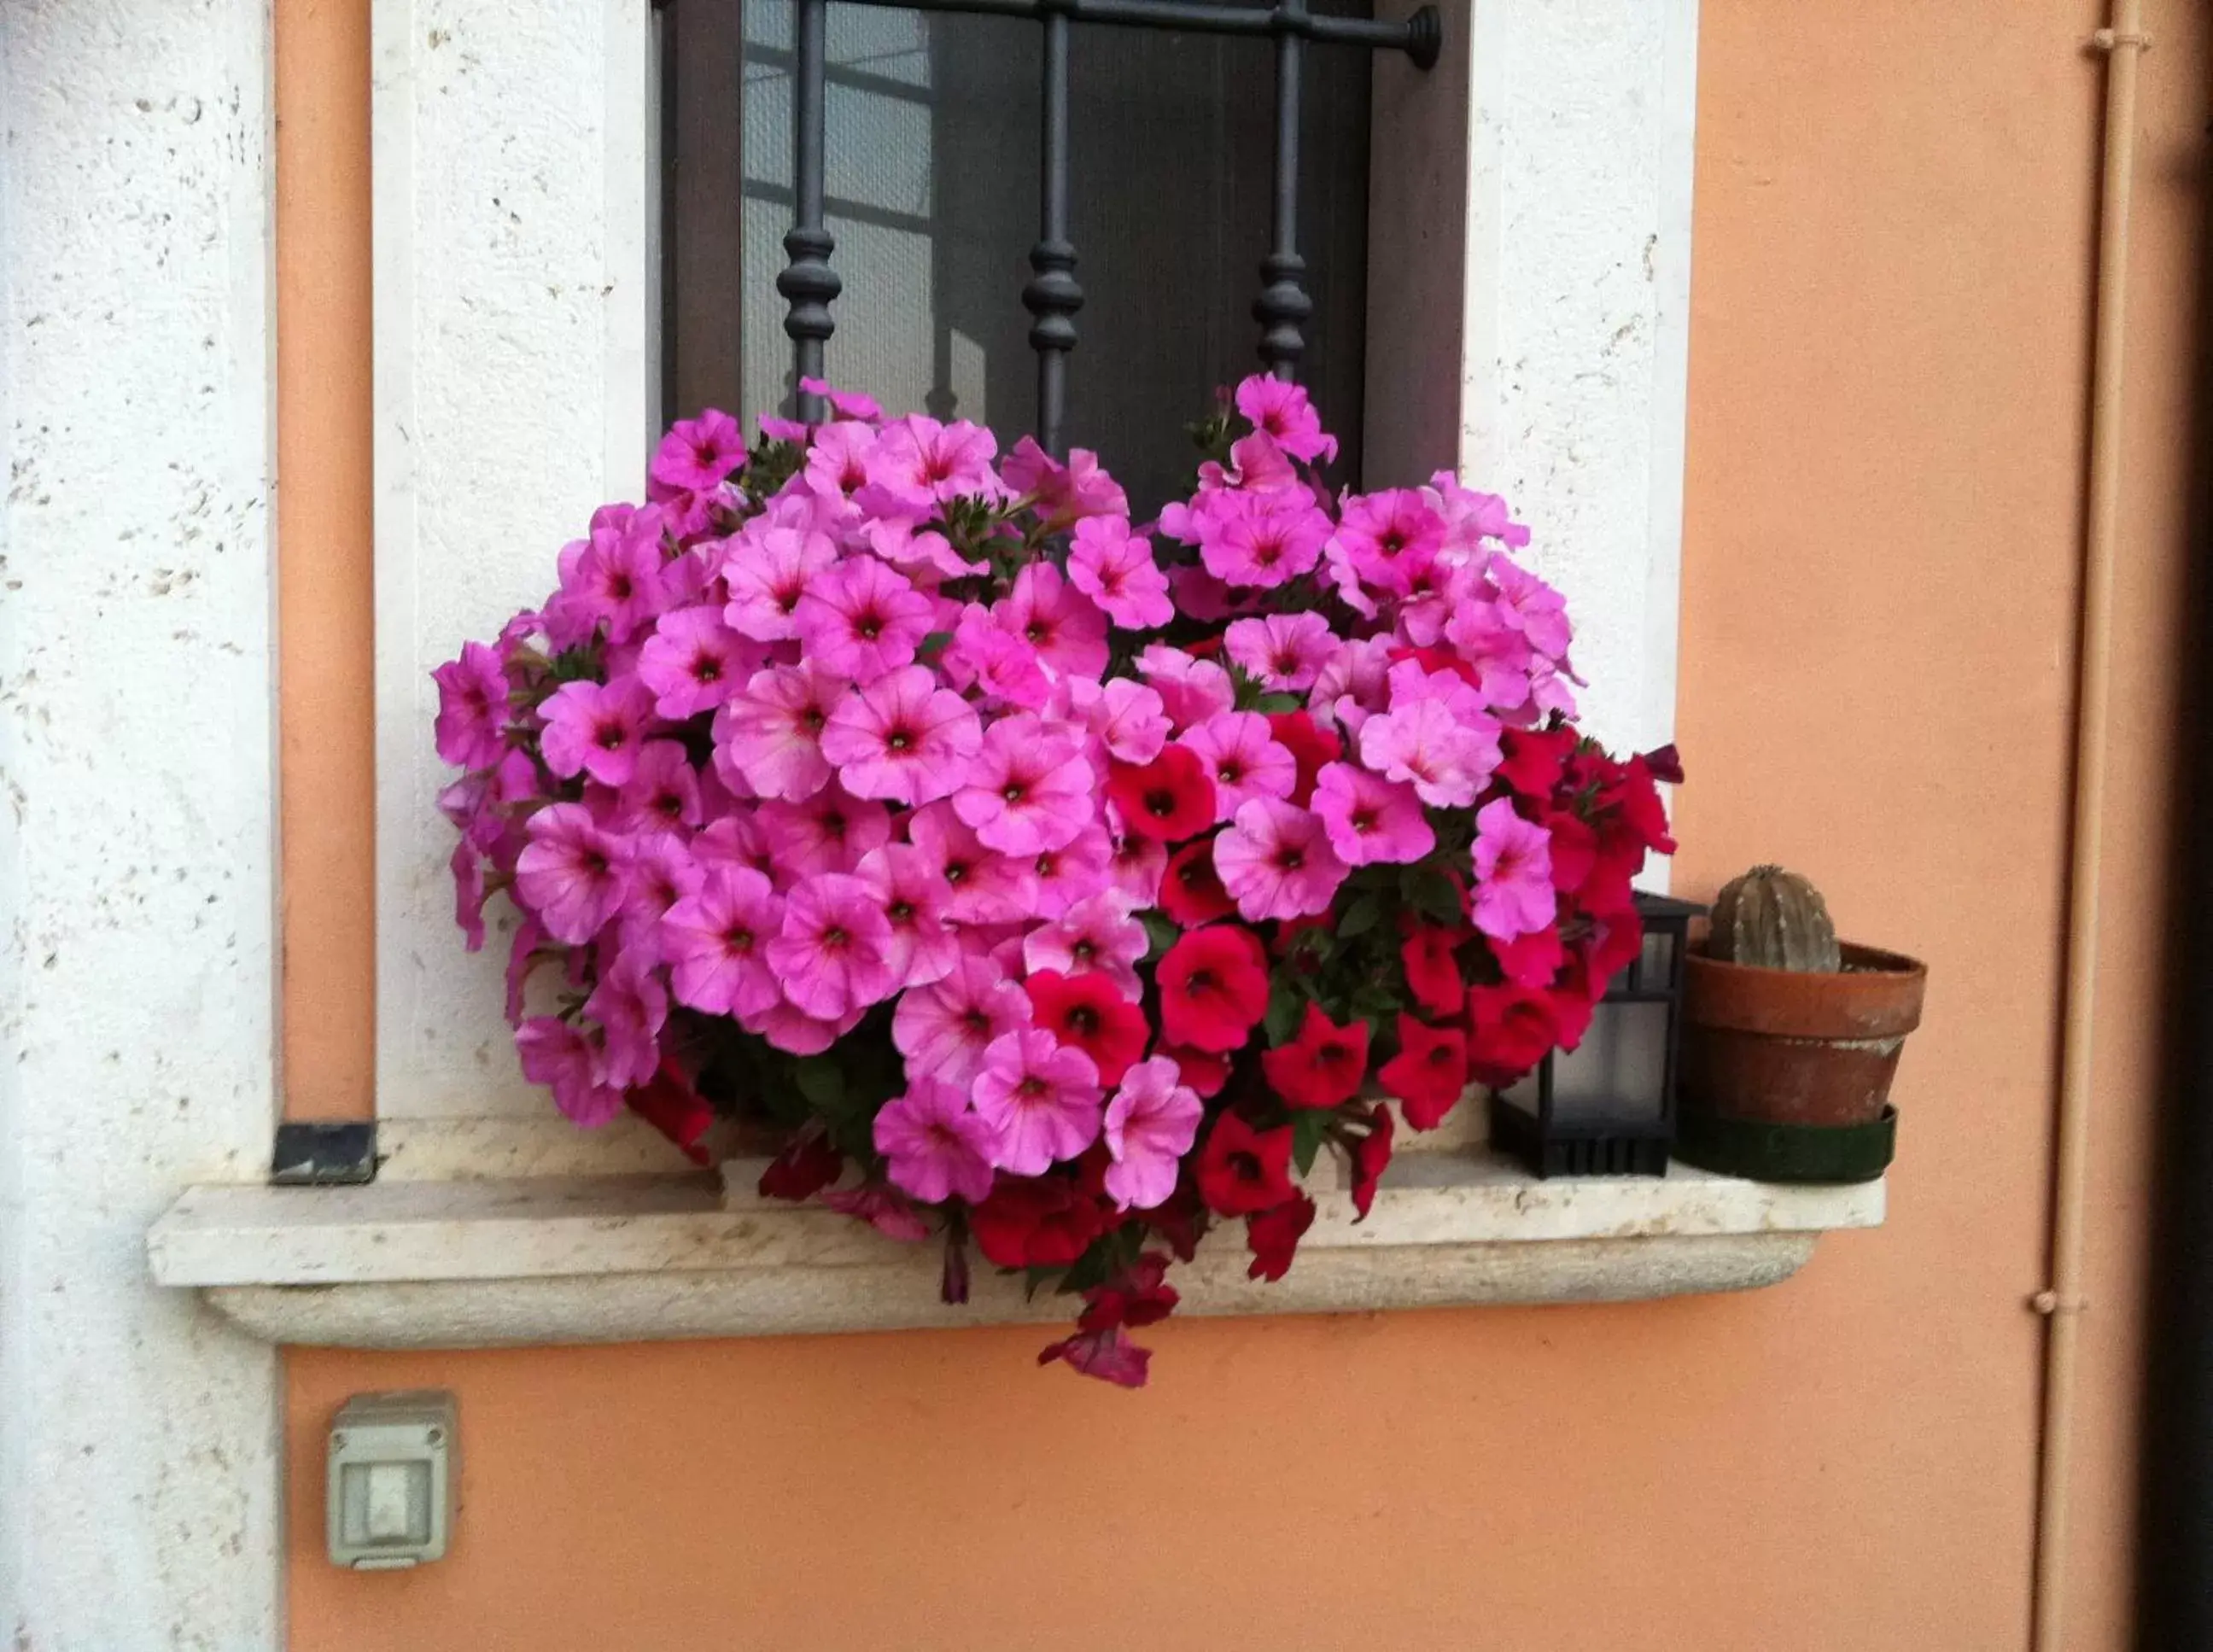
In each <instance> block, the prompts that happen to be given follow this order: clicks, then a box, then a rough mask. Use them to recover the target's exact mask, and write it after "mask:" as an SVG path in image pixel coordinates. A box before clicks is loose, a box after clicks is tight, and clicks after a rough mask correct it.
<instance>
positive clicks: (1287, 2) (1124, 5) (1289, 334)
mask: <svg viewBox="0 0 2213 1652" xmlns="http://www.w3.org/2000/svg"><path fill="white" fill-rule="evenodd" d="M661 3H663V4H667V3H671V0H661ZM850 3H855V4H861V5H869V6H875V7H882V8H887V9H895V10H906V11H920V12H964V13H971V14H976V15H986V16H996V17H1007V18H1014V19H1020V20H1025V21H1031V22H1034V23H1036V24H1038V25H1039V27H1040V29H1041V31H1042V34H1043V46H1044V50H1043V54H1042V71H1041V81H1040V86H1039V92H1040V100H1039V108H1040V119H1039V153H1038V183H1039V212H1038V220H1039V222H1038V237H1037V240H1036V241H1035V242H1034V243H1033V245H1032V247H1031V248H1030V253H1029V264H1030V269H1031V271H1032V273H1031V277H1030V279H1029V281H1028V282H1027V284H1026V285H1025V286H1024V287H1023V288H1022V290H1021V302H1022V304H1023V307H1024V308H1027V310H1028V311H1029V313H1030V316H1031V318H1032V319H1031V325H1030V328H1029V344H1030V347H1031V349H1032V350H1033V351H1034V352H1035V354H1036V357H1037V398H1036V435H1037V438H1038V441H1039V443H1040V445H1042V446H1043V447H1044V448H1046V451H1047V452H1049V453H1051V454H1054V455H1055V456H1064V424H1065V414H1066V407H1067V398H1068V373H1069V357H1070V354H1071V353H1072V352H1073V351H1074V350H1075V348H1076V340H1077V332H1076V314H1077V312H1078V311H1080V310H1081V309H1082V307H1083V302H1084V292H1083V288H1082V284H1081V283H1080V282H1079V281H1078V280H1077V279H1076V246H1075V245H1074V242H1073V241H1072V240H1071V238H1070V229H1069V194H1070V189H1069V174H1070V143H1071V142H1072V141H1073V140H1072V134H1071V132H1070V118H1069V107H1070V92H1069V54H1070V35H1071V25H1073V24H1077V23H1083V24H1098V25H1103V26H1108V27H1129V28H1143V29H1173V30H1184V31H1188V32H1191V33H1195V34H1217V35H1226V36H1231V37H1241V38H1247V39H1253V40H1269V41H1272V43H1273V45H1274V47H1275V58H1276V98H1275V113H1276V119H1275V159H1274V178H1273V186H1274V189H1273V203H1272V208H1273V210H1272V231H1273V233H1272V236H1271V247H1270V248H1269V250H1268V252H1267V253H1266V256H1265V258H1264V259H1262V260H1261V263H1260V266H1259V270H1260V281H1261V285H1260V290H1259V295H1258V296H1257V297H1256V298H1255V299H1254V301H1253V318H1254V320H1256V321H1257V322H1258V323H1259V326H1260V336H1259V357H1260V360H1261V362H1262V363H1263V364H1264V365H1265V368H1266V369H1267V370H1268V371H1270V372H1271V373H1272V374H1274V375H1276V376H1277V377H1278V378H1282V379H1290V378H1295V376H1296V375H1297V371H1298V365H1299V360H1300V357H1302V355H1303V354H1304V353H1305V349H1306V338H1305V332H1304V328H1305V324H1306V322H1307V320H1308V318H1309V317H1310V316H1311V315H1312V314H1314V303H1313V301H1312V299H1311V298H1310V297H1309V296H1308V292H1307V290H1306V285H1305V280H1304V277H1305V275H1306V268H1307V266H1306V262H1305V260H1304V259H1303V258H1302V256H1301V254H1300V251H1299V185H1300V148H1301V101H1302V100H1301V88H1302V76H1303V73H1304V64H1305V54H1306V48H1307V46H1308V43H1309V42H1312V43H1314V44H1317V45H1321V46H1349V47H1353V48H1356V49H1360V50H1366V51H1371V52H1375V51H1387V52H1402V53H1404V54H1405V56H1406V57H1407V58H1409V59H1410V60H1411V62H1412V63H1413V64H1415V65H1416V66H1417V67H1419V68H1422V69H1424V70H1426V69H1429V68H1430V67H1432V66H1434V65H1435V64H1436V61H1437V58H1438V55H1439V52H1440V51H1441V50H1442V44H1443V25H1442V20H1441V19H1440V18H1439V16H1438V14H1437V10H1436V7H1435V6H1433V5H1424V6H1423V7H1422V8H1421V9H1419V10H1417V11H1416V12H1415V13H1413V15H1411V16H1410V17H1408V18H1406V19H1405V20H1403V21H1383V20H1379V19H1371V18H1365V17H1344V16H1332V15H1317V14H1316V13H1314V12H1313V11H1312V10H1310V9H1309V5H1308V0H1275V3H1273V4H1271V5H1269V6H1265V7H1260V6H1238V5H1215V4H1209V3H1203V0H850ZM791 4H792V7H793V11H794V22H795V29H794V37H793V51H792V65H791V67H792V77H793V97H792V162H793V176H792V182H793V190H792V198H793V213H792V223H791V227H790V229H789V230H787V231H786V232H785V234H784V236H783V248H784V253H785V255H786V257H787V259H789V262H788V263H787V264H786V265H784V267H783V270H782V271H780V272H779V273H778V274H777V277H776V289H777V293H778V294H779V295H780V296H782V297H783V300H784V303H785V311H784V317H783V331H784V332H785V334H786V336H787V337H789V339H790V340H791V346H792V364H793V368H794V370H795V376H796V378H799V379H816V380H819V379H820V378H822V377H823V376H824V374H823V359H824V349H825V346H826V344H827V343H828V341H829V339H830V338H831V336H832V333H833V332H835V331H836V322H835V319H834V317H833V315H832V305H833V304H834V303H835V302H836V301H837V299H838V295H839V293H840V292H841V291H842V290H843V283H842V282H841V281H840V280H839V278H838V272H837V271H836V269H835V267H834V266H833V264H832V258H833V256H834V254H835V253H836V251H837V244H836V241H835V238H834V237H833V236H832V234H831V232H830V229H829V228H828V225H827V223H826V181H825V180H826V155H827V143H826V105H827V87H828V81H829V64H828V54H827V40H828V17H827V14H828V9H829V0H791ZM796 412H797V414H798V416H799V418H802V419H803V420H806V421H808V422H809V423H813V422H815V421H818V420H820V418H822V417H823V415H824V412H825V409H824V408H823V406H822V405H821V399H820V397H819V396H816V395H814V394H812V393H808V392H805V391H803V390H802V391H800V392H798V393H797V399H796Z"/></svg>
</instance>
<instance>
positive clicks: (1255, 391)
mask: <svg viewBox="0 0 2213 1652" xmlns="http://www.w3.org/2000/svg"><path fill="white" fill-rule="evenodd" d="M1237 411H1239V412H1241V413H1242V414H1243V415H1244V416H1245V417H1246V418H1248V419H1250V420H1252V422H1253V428H1254V429H1255V430H1260V431H1263V432H1265V434H1266V435H1267V436H1270V437H1271V438H1272V439H1273V440H1274V442H1275V443H1276V445H1277V447H1279V448H1282V449H1283V451H1284V452H1285V453H1287V454H1290V455H1291V457H1292V458H1294V459H1302V460H1305V461H1306V462H1307V463H1308V464H1309V465H1314V464H1323V465H1326V464H1329V463H1332V461H1333V460H1335V459H1336V458H1337V438H1336V437H1335V436H1329V435H1326V433H1324V431H1323V430H1322V428H1321V415H1320V413H1318V412H1316V411H1314V404H1313V403H1312V402H1311V401H1309V400H1308V399H1307V393H1306V392H1305V390H1303V389H1302V388H1301V387H1299V386H1298V385H1295V384H1294V383H1292V382H1291V381H1289V380H1288V379H1278V378H1274V377H1271V375H1268V374H1265V373H1255V374H1253V375H1252V376H1251V377H1250V378H1248V379H1247V380H1245V381H1243V382H1242V383H1241V384H1240V385H1239V386H1238V387H1237Z"/></svg>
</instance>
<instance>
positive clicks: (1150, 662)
mask: <svg viewBox="0 0 2213 1652" xmlns="http://www.w3.org/2000/svg"><path fill="white" fill-rule="evenodd" d="M1137 671H1138V674H1139V675H1141V676H1143V678H1144V680H1145V686H1147V687H1149V688H1150V689H1151V690H1152V691H1153V692H1155V694H1158V695H1159V696H1160V697H1161V710H1164V711H1166V712H1167V718H1168V722H1170V723H1172V724H1173V725H1174V727H1175V728H1179V729H1183V728H1190V727H1191V726H1192V724H1193V723H1195V722H1205V721H1206V720H1207V719H1208V718H1209V717H1211V716H1217V715H1219V714H1220V713H1222V712H1224V711H1227V710H1230V709H1231V708H1232V707H1233V706H1235V704H1237V686H1236V685H1235V683H1233V682H1231V681H1230V680H1229V674H1228V672H1226V671H1224V670H1223V669H1222V668H1221V667H1220V666H1218V665H1216V664H1215V663H1214V661H1211V660H1194V659H1193V658H1192V656H1191V655H1188V654H1186V653H1185V652H1184V651H1183V650H1182V649H1180V648H1171V647H1169V646H1168V644H1167V643H1153V644H1151V645H1150V646H1149V647H1148V648H1147V649H1145V650H1144V652H1143V653H1142V654H1140V655H1137Z"/></svg>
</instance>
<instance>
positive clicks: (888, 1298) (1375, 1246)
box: [149, 1153, 1884, 1347]
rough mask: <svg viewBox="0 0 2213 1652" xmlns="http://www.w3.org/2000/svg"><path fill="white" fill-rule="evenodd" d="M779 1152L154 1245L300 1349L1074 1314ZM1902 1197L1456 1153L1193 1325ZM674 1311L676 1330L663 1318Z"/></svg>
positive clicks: (1748, 1280)
mask: <svg viewBox="0 0 2213 1652" xmlns="http://www.w3.org/2000/svg"><path fill="white" fill-rule="evenodd" d="M763 1162H764V1161H758V1160H754V1161H743V1162H741V1163H736V1164H734V1165H732V1166H730V1167H728V1180H729V1192H727V1193H726V1194H725V1195H724V1196H723V1197H722V1199H721V1200H720V1201H719V1202H718V1200H717V1198H716V1193H715V1191H714V1189H713V1188H712V1186H710V1185H709V1184H708V1183H707V1181H706V1180H705V1179H704V1178H701V1177H627V1178H615V1177H607V1176H592V1177H582V1178H570V1179H566V1180H553V1179H546V1180H535V1181H515V1182H509V1183H506V1184H495V1183H485V1182H477V1183H459V1184H456V1183H448V1184H436V1183H426V1182H414V1183H399V1182H394V1183H383V1184H379V1185H375V1186H368V1187H360V1188H332V1189H301V1188H244V1187H206V1188H196V1189H194V1190H192V1192H189V1193H187V1194H186V1196H185V1197H184V1198H182V1199H181V1200H180V1201H179V1203H178V1204H177V1205H176V1206H175V1208H174V1209H173V1210H171V1211H170V1212H169V1213H168V1215H166V1216H163V1217H162V1220H161V1222H159V1223H157V1224H156V1225H155V1228H154V1230H153V1233H152V1234H151V1236H150V1239H149V1254H150V1256H151V1259H152V1264H153V1269H154V1273H155V1277H156V1278H158V1279H160V1280H161V1281H162V1283H167V1284H174V1285H180V1286H189V1287H195V1288H199V1289H211V1290H214V1291H216V1292H217V1293H219V1294H218V1296H217V1298H216V1300H217V1301H218V1305H220V1306H223V1307H224V1308H225V1309H226V1311H231V1310H232V1309H233V1308H237V1307H239V1305H241V1304H251V1305H252V1308H251V1313H252V1314H253V1322H254V1323H256V1324H259V1325H263V1326H268V1325H276V1324H285V1323H289V1329H286V1330H283V1331H281V1332H280V1334H281V1335H285V1336H288V1337H299V1338H304V1339H308V1340H321V1339H326V1338H334V1337H335V1338H336V1339H338V1340H344V1341H348V1342H359V1343H361V1344H364V1345H392V1346H407V1347H412V1346H425V1345H431V1344H434V1343H436V1342H438V1341H442V1340H444V1339H446V1338H453V1337H460V1338H465V1339H469V1340H477V1339H482V1338H486V1337H488V1336H490V1335H491V1327H492V1326H494V1325H497V1326H498V1327H500V1329H499V1333H498V1339H512V1340H521V1341H545V1342H577V1341H600V1340H607V1339H609V1338H611V1337H612V1336H613V1335H614V1334H616V1332H615V1329H614V1328H615V1327H619V1328H620V1334H623V1335H626V1336H640V1337H649V1338H655V1337H671V1336H704V1335H729V1336H736V1335H757V1334H758V1335H765V1334H775V1333H778V1332H808V1331H832V1330H834V1331H856V1330H888V1329H893V1328H896V1327H899V1326H919V1325H989V1324H997V1323H1003V1322H1006V1321H1009V1320H1027V1319H1033V1318H1039V1317H1044V1318H1051V1317H1053V1309H1054V1307H1055V1305H1054V1304H1051V1303H1046V1304H1043V1305H1039V1304H1031V1303H1027V1302H1026V1301H1024V1299H1023V1295H1022V1293H1021V1291H1020V1289H1017V1288H1015V1287H1012V1286H1005V1285H1003V1282H1000V1281H997V1279H996V1278H983V1277H979V1279H978V1284H977V1289H976V1294H975V1296H974V1299H973V1300H972V1301H971V1303H970V1304H969V1305H968V1307H967V1308H966V1309H965V1310H963V1309H948V1308H945V1307H944V1306H943V1305H942V1304H940V1303H939V1302H938V1301H936V1289H935V1283H936V1269H937V1259H936V1252H935V1250H934V1249H933V1248H931V1247H918V1246H910V1245H902V1244H899V1243H896V1242H894V1241H890V1240H887V1239H886V1238H884V1237H883V1236H882V1235H881V1234H876V1233H875V1232H874V1231H872V1230H871V1229H869V1228H867V1227H864V1226H863V1225H862V1224H861V1223H858V1222H854V1221H852V1220H851V1219H850V1217H847V1216H840V1215H838V1213H837V1212H835V1211H832V1210H826V1209H824V1208H822V1207H820V1206H817V1205H799V1206H795V1205H790V1204H782V1203H779V1202H777V1201H775V1200H765V1199H763V1198H759V1196H758V1195H757V1194H756V1193H754V1192H753V1191H752V1188H753V1183H754V1181H755V1180H757V1179H758V1178H759V1173H760V1170H761V1167H762V1163H763ZM1883 1196H1884V1190H1883V1186H1882V1184H1881V1183H1880V1182H1875V1183H1869V1184H1866V1185H1864V1186H1855V1187H1778V1186H1765V1185H1762V1184H1759V1183H1755V1182H1748V1181H1743V1180H1738V1179H1736V1178H1734V1177H1728V1176H1716V1175H1713V1174H1711V1173H1707V1172H1704V1171H1698V1170H1692V1169H1689V1168H1687V1167H1680V1166H1679V1167H1676V1168H1674V1169H1673V1170H1672V1171H1671V1172H1670V1173H1669V1174H1668V1175H1667V1177H1666V1178H1665V1179H1664V1180H1659V1179H1644V1178H1637V1177H1611V1178H1609V1177H1598V1178H1589V1179H1559V1180H1552V1181H1548V1182H1540V1181H1537V1180H1533V1179H1532V1178H1531V1177H1530V1176H1528V1175H1527V1173H1524V1172H1523V1171H1521V1169H1520V1168H1519V1167H1516V1166H1515V1165H1512V1164H1510V1163H1509V1162H1508V1161H1505V1160H1503V1159H1502V1158H1500V1157H1498V1156H1497V1155H1492V1154H1489V1153H1474V1154H1458V1155H1444V1154H1436V1155H1425V1156H1423V1157H1419V1158H1410V1159H1407V1160H1405V1161H1400V1162H1399V1163H1398V1164H1394V1165H1393V1167H1392V1170H1391V1173H1389V1174H1388V1175H1387V1177H1386V1178H1385V1181H1384V1185H1383V1186H1382V1188H1381V1191H1380V1192H1378V1194H1377V1196H1376V1198H1375V1206H1374V1208H1373V1210H1371V1211H1370V1213H1369V1216H1368V1219H1367V1220H1366V1221H1364V1222H1359V1221H1356V1220H1355V1217H1354V1212H1353V1210H1352V1207H1351V1203H1350V1198H1348V1197H1347V1196H1346V1195H1345V1194H1344V1193H1343V1192H1324V1193H1322V1195H1321V1197H1320V1201H1319V1202H1320V1205H1321V1213H1320V1216H1318V1217H1317V1218H1316V1221H1315V1222H1314V1228H1313V1229H1312V1230H1311V1231H1310V1232H1309V1233H1308V1234H1307V1236H1306V1239H1305V1241H1303V1242H1302V1245H1301V1247H1300V1253H1299V1266H1298V1267H1297V1268H1296V1269H1295V1270H1294V1271H1293V1273H1292V1275H1291V1278H1290V1280H1289V1281H1286V1282H1285V1284H1286V1286H1288V1287H1289V1288H1288V1289H1280V1288H1275V1287H1271V1288H1268V1289H1256V1288H1253V1287H1252V1286H1251V1285H1250V1284H1249V1283H1248V1282H1247V1281H1246V1280H1245V1278H1244V1269H1245V1263H1246V1257H1245V1254H1244V1248H1243V1245H1242V1235H1241V1233H1239V1232H1238V1231H1237V1230H1236V1229H1235V1224H1232V1225H1231V1227H1230V1228H1229V1229H1228V1230H1227V1231H1226V1233H1225V1234H1220V1235H1216V1237H1214V1238H1212V1239H1210V1241H1208V1242H1207V1243H1206V1244H1205V1245H1204V1246H1203V1247H1201V1249H1200V1253H1199V1257H1198V1261H1197V1262H1196V1263H1195V1264H1194V1265H1192V1267H1191V1268H1189V1269H1187V1270H1185V1271H1183V1272H1181V1273H1180V1274H1179V1277H1178V1283H1179V1289H1184V1290H1185V1291H1186V1300H1187V1301H1189V1302H1190V1303H1191V1305H1192V1311H1194V1312H1197V1313H1218V1314H1265V1313H1283V1312H1295V1313H1318V1312H1345V1311H1369V1310H1372V1309H1376V1308H1403V1307H1436V1306H1442V1305H1447V1304H1451V1303H1467V1302H1485V1301H1517V1302H1530V1301H1598V1300H1605V1301H1621V1300H1626V1299H1630V1298H1634V1297H1643V1296H1655V1295H1678V1294H1681V1293H1683V1292H1686V1291H1694V1290H1721V1289H1742V1288H1746V1287H1748V1286H1753V1285H1759V1284H1766V1283H1772V1282H1773V1281H1774V1280H1775V1279H1777V1278H1779V1277H1783V1276H1784V1275H1787V1274H1788V1273H1789V1272H1790V1271H1792V1270H1794V1269H1795V1268H1796V1267H1797V1266H1798V1265H1799V1264H1801V1262H1803V1261H1804V1259H1805V1257H1806V1255H1807V1253H1808V1251H1809V1250H1810V1247H1811V1244H1812V1240H1813V1237H1814V1235H1816V1234H1820V1233H1822V1232H1825V1231H1828V1230H1832V1229H1835V1228H1864V1227H1872V1226H1875V1225H1877V1224H1878V1223H1880V1222H1881V1220H1882V1215H1883ZM978 1272H979V1275H981V1274H987V1273H988V1270H982V1269H979V1270H978ZM702 1276H711V1277H705V1278H703V1277H702ZM1294 1282H1295V1283H1294ZM303 1287H306V1288H312V1289H302V1288H303ZM438 1287H446V1288H447V1289H437V1288H438ZM287 1293H289V1294H287ZM348 1298H353V1299H356V1300H354V1301H352V1302H351V1305H349V1304H348V1302H347V1300H346V1299H348ZM501 1302H504V1303H505V1304H507V1306H506V1307H505V1308H496V1307H495V1305H496V1304H498V1303H501ZM672 1304H679V1305H680V1306H679V1307H677V1308H676V1310H675V1311H674V1314H673V1317H672V1318H670V1319H669V1320H668V1322H667V1323H666V1324H659V1323H656V1322H655V1320H654V1319H653V1318H652V1317H651V1315H650V1314H649V1313H648V1312H647V1309H648V1308H649V1306H652V1305H659V1306H661V1307H663V1308H668V1307H670V1306H671V1305H672ZM488 1313H491V1314H493V1317H492V1318H491V1319H489V1320H488V1319H487V1318H486V1317H485V1315H486V1314H488ZM288 1316H296V1317H290V1319H289V1320H288ZM339 1326H344V1327H345V1329H344V1335H343V1336H342V1337H341V1336H338V1327H339Z"/></svg>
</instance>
